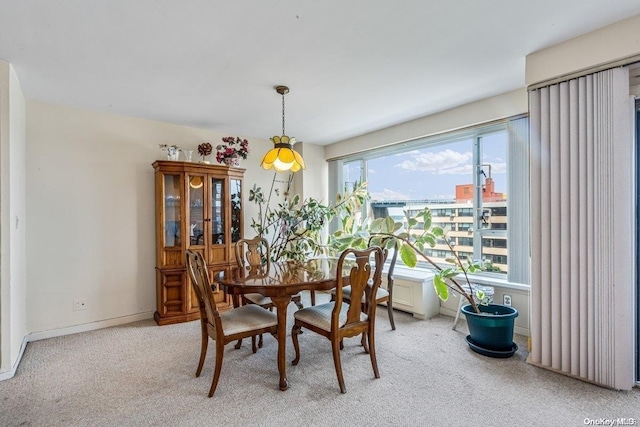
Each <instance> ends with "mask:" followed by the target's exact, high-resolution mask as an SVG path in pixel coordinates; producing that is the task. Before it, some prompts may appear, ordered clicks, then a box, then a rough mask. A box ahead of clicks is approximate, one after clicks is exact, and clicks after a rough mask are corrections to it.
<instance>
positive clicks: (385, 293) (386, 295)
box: [331, 242, 398, 331]
mask: <svg viewBox="0 0 640 427" xmlns="http://www.w3.org/2000/svg"><path fill="white" fill-rule="evenodd" d="M384 255H385V261H386V257H387V255H388V251H387V249H384ZM397 259H398V243H397V242H396V243H395V245H394V248H393V255H392V256H391V262H390V263H389V269H388V270H387V289H385V288H383V287H382V286H380V287H379V288H378V291H377V293H376V304H382V303H386V304H387V314H388V316H389V323H391V330H393V331H395V330H396V322H395V321H394V319H393V282H394V278H393V271H394V269H395V267H396V260H397ZM335 297H336V290H335V289H333V290H332V291H331V301H333V300H335ZM342 299H343V300H344V301H346V302H347V303H351V287H350V286H345V287H344V288H343V289H342ZM362 304H363V305H364V304H365V301H364V299H363V300H362ZM363 310H365V307H363Z"/></svg>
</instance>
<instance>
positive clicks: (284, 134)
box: [282, 93, 286, 136]
mask: <svg viewBox="0 0 640 427" xmlns="http://www.w3.org/2000/svg"><path fill="white" fill-rule="evenodd" d="M284 135H286V133H284V93H283V94H282V136H284Z"/></svg>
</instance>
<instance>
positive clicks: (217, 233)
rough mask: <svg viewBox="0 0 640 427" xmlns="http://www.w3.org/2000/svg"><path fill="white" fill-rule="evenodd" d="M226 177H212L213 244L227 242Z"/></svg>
mask: <svg viewBox="0 0 640 427" xmlns="http://www.w3.org/2000/svg"><path fill="white" fill-rule="evenodd" d="M224 206H225V194H224V179H219V178H211V244H212V245H222V244H224V243H225V236H224V233H225V227H224V220H225V218H224Z"/></svg>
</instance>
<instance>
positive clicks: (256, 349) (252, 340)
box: [251, 335, 262, 353]
mask: <svg viewBox="0 0 640 427" xmlns="http://www.w3.org/2000/svg"><path fill="white" fill-rule="evenodd" d="M261 336H262V335H261ZM251 351H253V352H254V353H255V352H256V351H258V347H257V346H256V336H255V335H251Z"/></svg>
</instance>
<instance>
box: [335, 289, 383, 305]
mask: <svg viewBox="0 0 640 427" xmlns="http://www.w3.org/2000/svg"><path fill="white" fill-rule="evenodd" d="M331 294H333V295H335V294H336V290H335V289H332V290H331ZM342 297H343V298H347V299H351V286H345V287H344V288H342ZM382 298H389V291H388V290H386V289H384V288H380V287H379V288H378V290H377V291H376V301H377V300H379V299H382ZM362 302H364V295H363V296H362Z"/></svg>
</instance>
